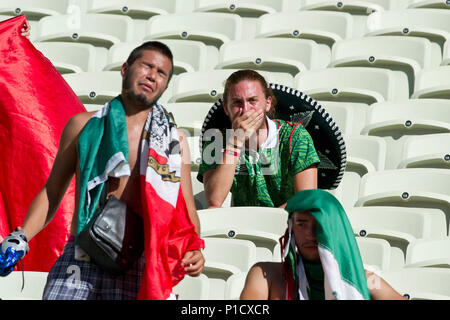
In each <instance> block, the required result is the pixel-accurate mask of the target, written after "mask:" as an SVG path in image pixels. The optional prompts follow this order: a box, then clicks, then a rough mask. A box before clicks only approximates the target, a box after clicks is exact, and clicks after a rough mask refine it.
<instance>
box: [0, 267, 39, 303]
mask: <svg viewBox="0 0 450 320" xmlns="http://www.w3.org/2000/svg"><path fill="white" fill-rule="evenodd" d="M47 275H48V272H37V271H24V274H23V276H24V282H22V271H13V272H12V273H10V274H9V275H8V276H6V277H0V300H42V295H43V293H44V287H45V284H46V283H47ZM22 283H23V284H24V287H23V290H22Z"/></svg>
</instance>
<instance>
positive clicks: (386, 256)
mask: <svg viewBox="0 0 450 320" xmlns="http://www.w3.org/2000/svg"><path fill="white" fill-rule="evenodd" d="M356 243H357V244H358V248H359V253H360V254H361V259H362V262H363V265H364V268H365V269H367V270H370V271H380V270H388V269H389V267H390V263H391V246H390V245H389V242H387V241H386V240H384V239H375V238H361V237H356Z"/></svg>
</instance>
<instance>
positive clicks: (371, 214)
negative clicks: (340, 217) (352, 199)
mask: <svg viewBox="0 0 450 320" xmlns="http://www.w3.org/2000/svg"><path fill="white" fill-rule="evenodd" d="M346 212H347V216H348V218H349V220H350V223H351V225H352V227H353V230H354V232H355V234H356V235H358V236H360V237H368V238H379V239H384V240H386V241H388V242H389V244H390V246H392V247H397V248H400V249H401V250H402V251H403V253H404V254H406V252H407V248H409V246H410V245H411V243H414V242H415V241H416V240H417V239H439V238H442V237H445V236H446V235H447V229H446V221H445V214H444V212H443V211H442V210H438V209H429V208H403V207H390V206H385V207H383V206H380V207H377V206H374V207H355V208H350V209H348V210H347V211H346Z"/></svg>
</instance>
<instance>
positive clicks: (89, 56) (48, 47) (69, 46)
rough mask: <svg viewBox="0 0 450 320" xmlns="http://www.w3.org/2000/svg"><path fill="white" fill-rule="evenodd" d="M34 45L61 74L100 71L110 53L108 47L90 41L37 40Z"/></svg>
mask: <svg viewBox="0 0 450 320" xmlns="http://www.w3.org/2000/svg"><path fill="white" fill-rule="evenodd" d="M34 46H35V47H36V49H38V50H39V51H41V52H42V54H43V55H44V56H46V57H47V58H48V59H49V60H50V61H51V63H52V64H53V65H54V66H55V68H56V69H57V70H58V71H59V73H61V74H65V73H77V72H90V71H100V70H102V69H103V66H104V65H105V64H106V57H107V54H108V50H107V49H106V48H101V47H95V46H93V45H92V44H88V43H69V42H36V43H34Z"/></svg>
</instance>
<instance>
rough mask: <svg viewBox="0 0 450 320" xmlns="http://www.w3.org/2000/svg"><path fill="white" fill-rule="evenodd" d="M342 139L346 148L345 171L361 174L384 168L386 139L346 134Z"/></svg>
mask: <svg viewBox="0 0 450 320" xmlns="http://www.w3.org/2000/svg"><path fill="white" fill-rule="evenodd" d="M344 141H345V147H346V150H347V167H346V168H345V170H346V171H353V172H356V173H358V174H359V175H360V176H363V175H365V174H366V173H368V172H373V171H382V170H384V163H385V160H386V141H385V140H384V139H383V138H380V137H371V136H361V135H346V136H344Z"/></svg>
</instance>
